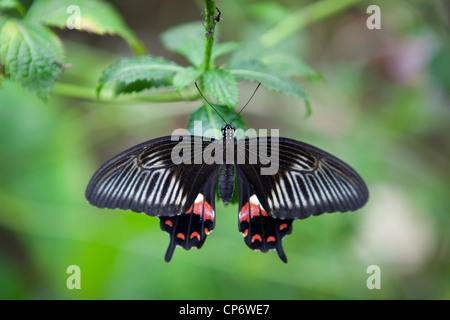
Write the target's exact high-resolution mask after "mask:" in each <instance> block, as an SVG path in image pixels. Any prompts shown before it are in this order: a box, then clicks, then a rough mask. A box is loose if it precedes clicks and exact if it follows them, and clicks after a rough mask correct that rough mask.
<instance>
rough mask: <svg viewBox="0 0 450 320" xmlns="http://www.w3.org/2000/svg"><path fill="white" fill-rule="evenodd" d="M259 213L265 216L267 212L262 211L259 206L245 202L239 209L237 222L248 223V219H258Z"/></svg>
mask: <svg viewBox="0 0 450 320" xmlns="http://www.w3.org/2000/svg"><path fill="white" fill-rule="evenodd" d="M249 203H250V211H249ZM250 212H251V217H249V213H250ZM260 212H261V215H263V216H267V212H266V211H264V210H263V209H262V208H261V206H260V205H259V204H256V203H251V202H247V203H246V204H245V205H244V206H242V208H241V212H240V213H239V222H242V221H247V222H250V218H253V217H258V216H259V214H260Z"/></svg>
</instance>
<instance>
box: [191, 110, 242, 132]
mask: <svg viewBox="0 0 450 320" xmlns="http://www.w3.org/2000/svg"><path fill="white" fill-rule="evenodd" d="M212 105H213V107H214V108H215V109H216V110H217V112H219V113H220V115H219V114H217V112H216V111H214V109H213V108H212V107H211V106H209V105H208V104H206V103H205V104H203V105H202V106H201V107H200V108H198V109H197V110H196V111H194V112H193V113H192V114H191V116H190V117H189V123H188V125H187V127H186V128H187V129H188V131H189V132H190V134H191V135H202V136H205V137H209V138H215V139H220V138H222V131H221V128H222V126H223V125H224V124H225V123H224V120H225V121H226V122H227V123H230V122H231V121H233V119H235V117H236V112H234V111H233V110H230V109H229V108H227V107H225V106H221V105H218V104H212ZM222 118H223V119H224V120H223V119H222ZM233 126H234V127H235V128H236V132H237V134H239V135H240V136H236V138H238V139H239V138H241V137H242V136H243V133H244V132H245V131H246V130H247V127H246V126H245V123H244V122H243V121H242V118H241V116H240V115H239V116H238V117H237V118H236V119H235V120H234V121H233Z"/></svg>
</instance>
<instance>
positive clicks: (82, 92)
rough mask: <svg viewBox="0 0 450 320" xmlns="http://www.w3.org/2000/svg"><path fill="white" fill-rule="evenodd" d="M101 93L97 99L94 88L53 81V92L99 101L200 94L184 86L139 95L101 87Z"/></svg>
mask: <svg viewBox="0 0 450 320" xmlns="http://www.w3.org/2000/svg"><path fill="white" fill-rule="evenodd" d="M102 93H106V94H104V96H107V97H102V98H100V99H97V97H96V94H95V90H94V89H93V88H91V87H86V86H82V85H76V84H71V83H63V82H57V83H55V87H54V89H53V94H55V95H60V96H64V97H69V98H78V99H87V100H92V101H99V102H107V103H111V102H119V103H120V102H123V101H124V100H125V101H126V100H128V101H130V100H132V101H146V102H176V101H193V100H197V99H198V98H199V97H200V95H199V93H198V91H197V90H195V89H192V88H189V87H187V88H185V89H183V90H181V91H180V92H178V91H176V90H168V91H154V92H150V93H148V94H145V93H140V94H139V95H127V96H124V95H122V96H120V97H116V96H114V95H113V94H112V92H111V91H110V92H108V90H107V89H103V90H102Z"/></svg>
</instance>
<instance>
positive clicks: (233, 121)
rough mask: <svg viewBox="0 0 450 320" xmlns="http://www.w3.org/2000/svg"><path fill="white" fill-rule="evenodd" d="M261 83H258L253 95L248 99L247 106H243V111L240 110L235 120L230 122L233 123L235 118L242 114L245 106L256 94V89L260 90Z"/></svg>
mask: <svg viewBox="0 0 450 320" xmlns="http://www.w3.org/2000/svg"><path fill="white" fill-rule="evenodd" d="M260 85H261V82H260V83H258V86H257V87H256V89H255V91H253V94H252V96H251V97H250V99H248V101H247V103H246V104H245V106H243V107H242V109H241V111H239V112H238V114H237V115H236V116H235V117H234V119H233V121H231V122H230V124H232V123H233V122H234V120H236V118H237V117H238V116H239V115H240V114H241V112H242V111H243V110H244V109H245V107H246V106H247V105H248V104H249V102H250V100H252V98H253V96H254V95H255V93H256V91H258V88H259V86H260Z"/></svg>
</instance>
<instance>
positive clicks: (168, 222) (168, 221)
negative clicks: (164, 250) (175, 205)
mask: <svg viewBox="0 0 450 320" xmlns="http://www.w3.org/2000/svg"><path fill="white" fill-rule="evenodd" d="M164 223H165V224H167V225H168V226H169V227H173V223H172V221H170V220H166V221H164Z"/></svg>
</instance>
